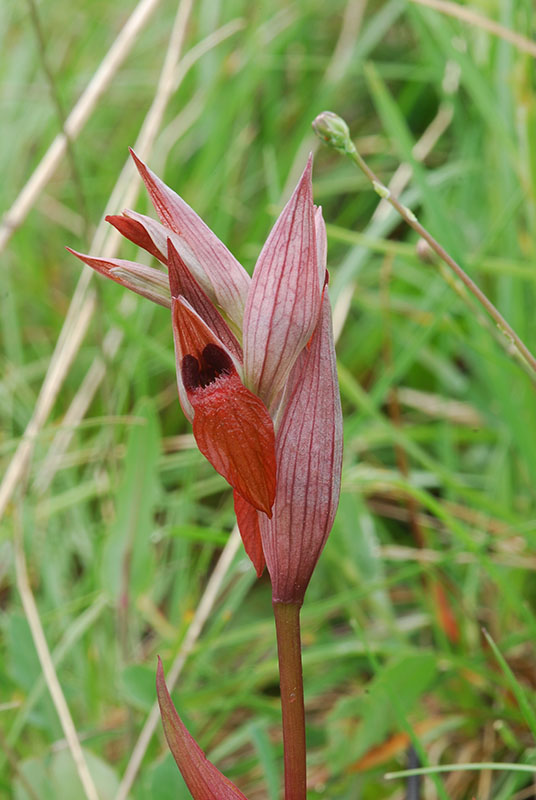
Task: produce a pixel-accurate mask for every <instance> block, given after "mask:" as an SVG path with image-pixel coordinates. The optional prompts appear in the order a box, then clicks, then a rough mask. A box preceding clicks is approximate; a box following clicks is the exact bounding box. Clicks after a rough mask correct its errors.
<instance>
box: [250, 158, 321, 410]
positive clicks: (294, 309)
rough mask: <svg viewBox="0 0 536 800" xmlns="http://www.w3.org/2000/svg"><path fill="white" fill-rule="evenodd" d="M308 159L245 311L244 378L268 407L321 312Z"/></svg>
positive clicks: (267, 247) (273, 234) (258, 268)
mask: <svg viewBox="0 0 536 800" xmlns="http://www.w3.org/2000/svg"><path fill="white" fill-rule="evenodd" d="M311 163H312V162H311V159H309V161H308V162H307V166H306V168H305V170H304V172H303V175H302V177H301V178H300V181H299V182H298V185H297V187H296V189H295V191H294V193H293V195H292V197H291V198H290V200H289V201H288V203H287V205H286V206H285V208H284V209H283V211H282V212H281V214H280V216H279V219H278V220H277V221H276V223H275V225H274V227H273V228H272V231H271V233H270V235H269V236H268V239H267V240H266V243H265V245H264V247H263V249H262V251H261V254H260V255H259V258H258V260H257V264H256V266H255V271H254V273H253V278H252V282H251V288H250V291H249V294H248V299H247V303H246V309H245V312H244V341H243V347H244V376H245V383H246V385H247V386H249V387H250V388H251V389H252V390H253V391H254V392H255V393H256V394H258V395H259V397H261V398H262V399H263V400H264V402H265V403H266V405H267V406H268V408H270V410H272V409H273V407H274V405H275V400H276V398H277V396H278V395H279V393H280V391H281V389H282V388H283V386H284V384H285V381H286V380H287V378H288V375H289V373H290V370H291V369H292V367H293V365H294V362H295V361H296V358H297V357H298V355H299V353H300V352H301V350H303V348H304V347H305V345H306V344H307V342H308V340H309V339H310V337H311V335H312V333H313V331H314V329H315V327H316V324H317V321H318V315H319V311H320V294H321V286H320V283H319V277H318V257H317V233H316V226H315V218H314V206H313V197H312V183H311V169H312V166H311Z"/></svg>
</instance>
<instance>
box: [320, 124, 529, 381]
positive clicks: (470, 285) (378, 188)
mask: <svg viewBox="0 0 536 800" xmlns="http://www.w3.org/2000/svg"><path fill="white" fill-rule="evenodd" d="M313 130H314V132H315V133H316V134H317V136H318V137H319V138H320V139H322V141H323V142H324V143H325V144H327V145H328V147H332V148H333V149H334V150H337V151H338V152H339V153H343V155H346V156H348V158H349V159H350V160H351V161H353V163H354V164H355V165H356V166H357V167H359V169H360V170H361V172H362V173H363V174H364V175H365V176H366V177H367V178H368V179H369V181H370V182H371V184H372V186H373V188H374V191H375V192H376V194H377V195H379V196H380V197H381V198H382V200H386V201H387V202H388V203H390V205H391V206H392V207H393V208H394V209H395V210H396V211H398V213H399V214H400V216H401V217H402V219H403V220H404V222H406V223H407V224H408V225H409V226H410V227H411V228H413V230H414V231H416V232H417V233H418V234H419V236H420V237H421V238H422V239H424V240H425V241H426V242H428V244H429V245H430V247H431V248H432V250H433V251H434V253H436V255H438V256H439V258H440V259H441V260H442V261H443V262H444V263H445V264H446V265H447V266H448V267H450V269H451V270H452V271H453V272H454V273H455V275H457V276H458V278H459V279H460V280H461V281H462V283H464V284H465V286H466V287H467V289H468V290H469V291H470V292H471V294H472V295H473V296H474V297H475V298H476V299H477V300H478V302H479V303H480V304H481V305H482V306H483V307H484V308H485V309H486V311H487V312H488V314H489V315H490V317H491V318H492V319H493V320H494V321H495V323H496V324H497V327H498V329H499V330H500V331H501V333H502V334H503V335H504V336H505V337H506V338H507V340H508V342H509V344H510V345H512V347H513V348H514V349H515V350H516V351H517V353H518V354H519V355H520V356H521V357H522V359H523V361H525V362H526V363H527V364H528V365H529V366H530V368H531V369H532V370H533V372H535V373H536V358H535V357H534V355H533V354H532V352H531V351H530V350H529V348H528V347H527V345H526V344H525V343H524V341H523V340H522V339H521V337H520V336H519V334H517V333H516V331H515V330H514V329H513V328H512V326H511V325H509V323H508V322H507V321H506V320H505V318H504V317H503V316H502V314H501V312H500V311H499V310H498V308H496V307H495V306H494V305H493V303H492V302H491V300H490V299H489V298H488V297H487V296H486V295H485V294H484V292H483V291H482V290H481V289H480V288H479V287H478V286H477V285H476V283H475V282H474V281H473V280H472V279H471V278H470V277H469V275H468V274H467V273H466V272H465V270H464V269H463V268H462V267H461V266H460V265H459V264H458V262H457V261H455V260H454V259H453V258H452V256H451V255H450V254H449V253H448V252H447V251H446V250H445V248H444V247H442V246H441V245H440V244H439V242H438V241H437V240H436V239H434V237H433V236H432V234H431V233H430V232H429V231H428V230H427V229H426V228H425V227H424V226H423V225H421V223H420V222H419V220H418V219H417V217H416V216H415V214H414V213H413V211H412V210H411V209H410V208H408V207H407V206H405V205H404V204H403V203H401V202H400V200H398V198H397V197H395V195H393V194H391V191H390V189H388V187H387V186H385V184H383V183H382V181H380V179H379V178H378V176H377V175H376V173H375V172H374V171H373V170H372V169H371V168H370V167H369V165H368V164H367V162H366V161H365V159H364V158H363V156H362V155H361V154H360V153H359V152H358V150H357V148H356V146H355V144H354V143H353V141H352V140H351V138H350V131H349V129H348V126H347V124H346V122H345V121H344V120H343V119H342V118H341V117H339V116H338V115H337V114H334V113H333V112H332V111H323V112H322V113H321V114H319V115H318V116H317V117H316V119H315V120H314V121H313Z"/></svg>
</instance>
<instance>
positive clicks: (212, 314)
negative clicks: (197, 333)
mask: <svg viewBox="0 0 536 800" xmlns="http://www.w3.org/2000/svg"><path fill="white" fill-rule="evenodd" d="M167 245H168V270H169V288H170V290H171V295H172V297H178V296H179V295H182V296H183V297H185V298H186V300H188V302H189V303H190V305H191V306H192V308H194V309H195V311H197V313H198V314H199V316H200V317H201V318H202V319H203V320H204V321H205V322H206V323H207V325H208V326H209V328H210V329H211V330H212V331H213V333H215V334H216V336H217V337H218V339H219V340H220V341H221V342H223V344H224V345H225V347H226V348H227V350H229V352H230V353H231V354H232V355H233V356H234V357H235V358H236V359H237V360H238V361H239V362H240V363H242V348H241V347H240V344H239V342H238V340H237V338H236V336H235V335H234V333H233V332H232V330H231V329H230V327H229V326H228V325H227V323H226V322H225V320H224V319H223V317H222V315H221V314H220V313H219V311H218V310H217V309H216V308H215V307H214V305H213V303H211V301H210V299H209V297H207V295H206V294H205V292H204V291H203V289H202V288H201V286H200V285H199V284H198V282H197V281H196V279H195V278H194V277H193V275H192V273H191V272H190V271H189V269H188V267H187V266H186V264H185V263H184V261H183V260H182V258H181V257H180V255H179V253H178V252H177V250H176V248H175V246H174V244H173V242H172V240H171V239H168V242H167Z"/></svg>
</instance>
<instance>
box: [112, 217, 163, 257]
mask: <svg viewBox="0 0 536 800" xmlns="http://www.w3.org/2000/svg"><path fill="white" fill-rule="evenodd" d="M140 216H141V215H140ZM147 219H149V217H147ZM105 220H106V222H109V223H110V225H113V226H114V228H115V229H116V230H118V231H119V233H120V234H121V235H122V236H124V237H125V239H128V240H129V241H131V242H134V244H135V245H137V246H138V247H141V248H143V250H147V252H148V253H150V254H151V255H152V256H154V257H155V258H157V259H158V260H159V261H162V262H163V263H165V261H166V258H165V255H164V252H163V251H162V250H161V249H160V248H159V247H158V246H157V244H156V242H155V237H153V236H151V235H150V234H149V230H148V227H149V226H148V225H144V224H143V223H142V222H141V221H140V220H137V219H133V218H131V217H129V216H127V214H108V216H107V217H105ZM153 221H154V220H153ZM155 224H158V223H155ZM161 227H162V228H163V227H164V226H161ZM164 230H165V229H164ZM164 241H165V239H164Z"/></svg>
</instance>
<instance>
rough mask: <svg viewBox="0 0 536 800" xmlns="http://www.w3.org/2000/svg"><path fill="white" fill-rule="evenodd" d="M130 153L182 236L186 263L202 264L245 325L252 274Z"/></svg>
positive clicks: (179, 244) (229, 310)
mask: <svg viewBox="0 0 536 800" xmlns="http://www.w3.org/2000/svg"><path fill="white" fill-rule="evenodd" d="M130 153H131V155H132V158H133V159H134V162H135V164H136V167H137V169H138V172H139V173H140V175H141V178H142V180H143V182H144V183H145V186H146V188H147V191H148V192H149V196H150V198H151V201H152V203H153V205H154V207H155V209H156V212H157V214H158V216H159V217H160V219H161V221H162V222H163V223H164V225H166V226H167V227H168V228H170V229H171V230H172V231H173V232H174V233H175V234H177V235H178V240H176V239H173V243H174V244H175V246H176V248H177V250H178V252H179V253H180V255H181V256H182V258H183V259H184V262H185V263H186V264H187V265H188V267H189V268H190V270H191V271H192V272H194V273H195V274H197V270H196V269H194V268H193V265H192V264H191V261H192V260H195V261H196V262H197V264H198V265H200V269H201V270H202V271H204V272H205V273H206V275H207V276H208V279H209V281H210V283H211V284H212V287H213V289H214V294H215V296H216V300H217V302H218V305H220V306H221V307H222V308H223V309H224V311H225V313H226V314H228V316H229V318H230V319H232V320H233V322H235V323H236V324H237V325H239V326H241V325H242V318H243V315H244V306H245V303H246V297H247V294H248V289H249V285H250V277H249V275H248V273H247V272H246V270H245V269H244V268H243V267H242V265H241V264H239V262H238V261H237V260H236V258H235V257H234V256H233V255H232V254H231V253H230V252H229V250H228V249H227V247H226V246H225V245H224V244H223V242H221V241H220V239H218V237H217V236H216V234H215V233H214V232H213V231H211V230H210V228H209V227H208V225H206V224H205V223H204V222H203V220H202V219H201V217H199V216H198V215H197V214H196V213H195V211H194V210H193V209H191V208H190V206H189V205H188V204H187V203H186V202H185V201H184V200H183V199H182V197H179V195H178V194H176V193H175V192H174V191H172V190H171V189H170V188H169V186H166V184H165V183H164V182H163V181H161V180H160V178H158V177H157V176H156V175H155V174H154V172H152V171H151V170H150V169H149V167H147V166H146V164H144V163H143V161H141V159H139V158H138V156H137V155H136V154H135V153H134V151H133V150H132V149H131V151H130ZM183 248H184V250H183Z"/></svg>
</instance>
